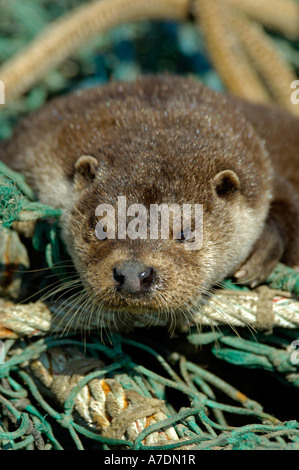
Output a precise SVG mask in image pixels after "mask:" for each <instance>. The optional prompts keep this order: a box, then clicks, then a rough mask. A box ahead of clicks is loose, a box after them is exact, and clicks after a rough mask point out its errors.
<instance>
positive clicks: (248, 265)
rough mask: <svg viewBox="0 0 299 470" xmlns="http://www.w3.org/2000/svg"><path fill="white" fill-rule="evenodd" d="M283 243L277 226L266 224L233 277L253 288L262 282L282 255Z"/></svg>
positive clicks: (239, 282)
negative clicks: (249, 253) (250, 251)
mask: <svg viewBox="0 0 299 470" xmlns="http://www.w3.org/2000/svg"><path fill="white" fill-rule="evenodd" d="M283 251H284V243H283V239H282V236H281V234H280V232H279V230H278V228H277V227H276V226H275V225H273V224H272V223H271V224H270V223H269V224H267V225H266V227H265V229H264V232H263V234H262V236H261V237H260V238H259V239H258V241H257V242H256V244H255V246H254V248H253V251H252V253H251V255H250V256H249V257H248V258H247V260H246V261H245V263H244V264H243V265H242V266H240V268H239V269H238V271H237V272H235V274H234V277H235V279H236V280H237V282H238V284H247V285H249V286H250V287H252V288H254V287H256V286H258V285H259V284H261V283H262V282H264V281H265V280H266V279H267V278H268V276H269V274H270V273H271V271H272V270H273V269H274V268H275V266H276V265H277V263H278V262H279V260H280V259H281V257H282V254H283Z"/></svg>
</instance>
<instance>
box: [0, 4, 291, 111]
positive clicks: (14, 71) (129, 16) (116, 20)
mask: <svg viewBox="0 0 299 470" xmlns="http://www.w3.org/2000/svg"><path fill="white" fill-rule="evenodd" d="M189 3H190V0H96V1H93V2H91V3H87V4H84V5H82V6H80V7H78V8H77V9H75V10H74V11H73V12H71V13H69V14H67V15H66V16H64V17H63V18H61V19H59V20H57V21H55V22H54V23H52V24H50V25H49V27H48V28H47V29H46V30H45V31H43V32H42V33H41V34H40V35H39V36H37V37H36V38H35V39H34V40H33V41H32V43H31V44H29V45H28V46H27V47H26V48H25V49H24V50H22V51H21V52H20V53H19V54H17V55H16V56H14V57H12V58H11V59H10V60H8V61H7V62H6V63H5V64H4V65H3V66H2V68H0V80H2V81H3V82H4V83H5V97H6V103H8V102H10V101H13V100H14V99H16V98H17V97H19V96H20V95H22V94H23V93H25V92H26V91H28V90H29V89H30V88H31V87H32V86H33V85H34V84H35V83H36V82H38V81H39V80H41V79H42V78H43V77H44V76H46V75H47V73H48V72H49V71H50V70H52V69H53V68H55V67H57V66H58V65H59V64H60V63H62V62H63V61H64V60H65V59H66V58H67V57H69V56H70V55H71V54H72V53H74V52H75V51H76V50H77V49H78V48H79V47H80V46H82V45H83V44H84V43H85V42H87V41H88V40H90V39H91V38H92V37H94V36H95V35H97V34H104V33H105V32H107V31H108V30H110V29H111V28H113V27H115V26H117V25H120V24H122V23H124V22H128V21H137V20H145V19H172V20H181V21H182V20H185V19H186V18H187V17H188V13H189V7H190V5H189ZM193 4H194V10H195V16H196V21H197V22H198V24H199V26H200V28H201V29H202V31H203V33H204V37H205V40H206V45H207V49H208V52H209V54H210V57H211V60H212V62H213V65H214V67H215V68H216V70H217V71H218V73H219V75H220V76H221V78H222V80H223V82H224V84H225V85H226V87H227V88H228V90H229V91H231V92H232V93H235V94H236V95H238V96H241V97H243V98H245V99H248V100H251V101H256V102H261V103H269V102H271V101H272V102H273V101H276V102H277V103H278V104H280V105H281V106H283V107H285V108H286V109H289V111H291V112H293V113H295V114H298V113H299V111H298V107H296V106H294V105H292V104H291V103H290V95H291V89H290V86H291V82H292V81H294V80H295V79H296V76H295V74H294V72H293V71H292V69H291V67H290V66H289V65H288V64H287V63H286V61H285V60H284V59H283V58H282V57H280V55H279V53H278V52H277V51H276V49H275V45H274V44H273V43H272V42H271V40H270V39H269V38H268V36H267V34H266V33H265V32H264V31H263V29H262V28H261V27H260V26H259V24H258V23H256V22H255V21H252V19H250V17H251V18H252V17H253V18H256V20H258V21H260V22H261V23H263V24H266V25H268V26H272V27H276V28H277V29H279V30H280V31H282V32H284V33H285V34H288V35H293V36H296V35H297V36H298V37H299V2H297V1H295V0H193Z"/></svg>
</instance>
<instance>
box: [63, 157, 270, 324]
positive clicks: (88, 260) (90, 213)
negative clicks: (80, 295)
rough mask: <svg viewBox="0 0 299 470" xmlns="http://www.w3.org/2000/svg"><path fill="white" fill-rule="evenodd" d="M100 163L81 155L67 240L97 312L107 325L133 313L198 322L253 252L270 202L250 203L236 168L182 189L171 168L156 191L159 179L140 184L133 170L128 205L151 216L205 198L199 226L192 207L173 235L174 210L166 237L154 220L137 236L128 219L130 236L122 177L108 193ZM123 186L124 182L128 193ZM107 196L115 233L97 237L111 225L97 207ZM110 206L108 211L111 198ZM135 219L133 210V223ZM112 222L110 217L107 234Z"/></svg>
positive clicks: (145, 318)
mask: <svg viewBox="0 0 299 470" xmlns="http://www.w3.org/2000/svg"><path fill="white" fill-rule="evenodd" d="M97 167H98V162H97V160H96V159H95V158H93V157H90V156H83V157H81V158H79V160H78V161H77V163H76V175H75V183H74V192H75V194H77V198H73V199H74V201H75V203H74V206H73V207H72V208H71V209H70V210H69V212H68V213H67V215H66V218H65V224H64V235H65V241H66V244H67V247H68V250H69V252H70V254H71V256H72V258H73V260H74V264H75V267H76V269H77V271H78V273H80V276H81V279H82V282H83V285H84V288H85V292H86V295H87V298H88V301H87V303H89V305H90V306H91V308H92V311H93V313H94V314H95V315H97V316H98V317H99V318H100V319H103V320H105V319H107V317H108V318H109V321H108V323H109V324H111V325H113V324H114V325H117V327H121V326H123V325H125V326H127V325H128V324H129V323H132V317H134V321H135V320H136V318H139V319H140V321H141V322H142V324H155V322H156V321H159V322H162V323H164V324H168V325H169V326H170V327H171V328H173V327H174V326H175V325H178V324H181V323H185V324H186V323H188V322H190V321H192V318H193V315H194V314H195V313H197V312H198V310H200V308H201V306H202V305H203V303H205V301H206V300H205V299H206V296H208V295H209V293H210V290H211V288H212V286H213V285H214V284H217V283H220V282H221V281H222V280H223V279H224V278H225V277H226V276H228V275H230V274H232V273H233V272H235V271H236V269H237V268H238V267H239V265H240V264H241V263H242V262H243V261H244V260H245V259H246V257H247V256H248V254H249V252H250V250H251V248H252V246H253V243H254V242H255V240H256V238H257V237H258V236H259V232H258V230H257V224H258V225H260V226H262V221H263V220H264V217H265V213H266V205H267V203H266V202H265V207H264V208H262V209H261V210H260V209H259V210H257V208H256V207H254V206H252V205H251V204H250V203H248V200H247V199H248V198H247V195H246V194H244V192H243V188H242V182H241V181H240V179H239V177H238V176H237V174H236V173H235V172H234V171H233V170H222V171H218V172H217V171H216V174H214V173H215V169H213V170H211V174H207V175H205V178H208V180H206V179H205V180H204V184H202V186H201V185H200V184H199V185H197V184H196V178H195V180H194V182H193V183H192V182H191V185H190V187H188V188H187V189H186V188H185V189H184V188H182V187H180V188H179V189H180V190H179V192H178V191H177V189H178V188H176V187H174V186H175V185H173V179H172V176H171V174H170V175H169V184H166V183H165V182H164V185H163V187H162V185H159V186H157V187H156V188H155V190H153V187H154V183H153V181H150V182H149V183H146V182H143V183H142V185H140V181H139V180H137V181H134V177H132V174H131V176H130V189H129V190H127V192H126V194H127V199H126V201H127V205H128V206H130V207H133V206H132V204H137V203H140V202H141V203H143V207H145V210H146V211H147V212H148V214H149V213H150V206H151V205H155V204H157V205H160V204H161V202H162V201H163V203H166V204H168V206H170V207H171V205H172V204H174V202H176V203H178V205H179V206H180V207H183V204H184V203H185V202H186V201H189V202H190V203H191V204H190V206H191V207H192V204H193V203H194V204H196V203H198V202H199V203H200V204H201V205H202V207H203V214H202V215H203V217H202V219H201V221H200V223H199V224H198V223H197V224H196V223H195V221H194V219H192V215H193V216H195V209H194V210H193V211H191V212H192V214H191V217H190V219H189V222H190V224H189V225H188V226H187V227H184V229H185V230H184V232H183V231H182V230H180V232H179V233H175V230H176V229H177V226H176V225H175V217H174V213H172V212H170V220H169V228H170V230H169V237H168V238H165V239H163V237H161V236H159V237H157V238H155V239H152V238H151V237H150V234H151V227H150V224H151V222H152V221H151V220H150V219H148V220H147V223H146V236H145V237H141V238H138V237H139V236H140V234H141V231H140V230H137V231H136V230H135V232H134V233H135V236H133V237H132V236H131V237H130V236H127V235H128V232H129V225H127V227H126V228H127V232H126V236H125V237H121V236H120V226H119V216H120V207H119V204H118V203H119V196H118V194H117V193H118V191H119V189H120V187H121V185H120V181H119V178H120V176H119V175H118V179H117V182H116V183H110V192H109V197H108V198H107V186H106V184H105V183H103V181H101V182H100V183H99V181H98V180H97ZM129 173H130V172H129ZM198 177H199V175H198ZM194 184H195V185H194ZM125 186H126V184H125V181H124V186H123V188H122V189H121V190H122V191H125ZM103 187H104V188H105V191H103ZM174 193H175V194H174ZM122 197H124V196H122ZM107 200H108V201H109V203H110V207H111V208H112V210H113V221H114V222H115V225H114V229H113V236H112V237H108V236H106V237H103V236H102V237H99V235H98V234H99V232H98V231H97V229H98V228H100V229H101V230H100V232H101V234H102V235H103V233H105V231H103V230H102V229H103V227H104V225H103V220H104V219H103V218H101V217H99V213H97V207H98V205H99V202H100V203H105V202H106V201H107ZM104 208H105V210H106V212H105V214H106V213H107V210H108V208H107V204H106V205H105V207H104ZM102 215H103V214H102ZM132 220H134V219H132V213H131V218H130V217H128V221H127V223H129V222H130V221H132ZM107 221H108V219H107V218H105V229H106V234H108V223H107ZM160 221H161V217H160ZM181 221H182V220H181ZM181 221H180V222H181ZM137 225H138V224H135V228H136V227H137ZM138 229H140V227H138ZM134 233H133V235H134ZM137 233H138V235H136V234H137ZM143 235H144V233H143ZM159 235H161V229H160V231H159ZM101 238H103V239H101ZM74 240H76V243H74ZM195 240H197V241H198V240H200V241H201V244H200V246H199V245H198V248H196V249H193V247H192V249H190V246H192V243H195ZM188 248H189V249H188ZM100 321H101V320H100Z"/></svg>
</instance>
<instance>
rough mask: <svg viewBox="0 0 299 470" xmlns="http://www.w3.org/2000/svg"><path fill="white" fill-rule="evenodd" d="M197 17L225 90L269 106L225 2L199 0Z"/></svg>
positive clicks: (221, 0)
mask: <svg viewBox="0 0 299 470" xmlns="http://www.w3.org/2000/svg"><path fill="white" fill-rule="evenodd" d="M195 6H196V14H197V17H198V21H199V25H200V27H201V29H202V31H203V33H204V37H205V42H206V46H207V49H208V51H209V54H210V58H211V60H212V62H213V65H214V67H215V68H216V70H217V71H218V73H219V75H220V76H221V78H222V80H223V82H224V84H225V85H226V87H227V88H228V89H229V90H230V91H232V92H233V93H235V94H236V95H238V96H241V97H244V98H247V99H249V100H252V101H259V102H263V103H265V102H268V101H270V97H269V94H268V92H267V90H266V89H265V87H264V85H263V84H262V82H261V80H260V78H259V76H258V74H257V72H256V71H255V69H254V68H253V67H252V64H251V63H250V61H249V60H248V58H247V56H246V54H245V53H244V49H243V47H242V45H241V43H240V39H239V37H238V35H236V34H234V32H233V29H232V25H231V19H230V15H229V14H228V8H227V4H226V2H224V1H223V0H213V1H211V0H196V2H195Z"/></svg>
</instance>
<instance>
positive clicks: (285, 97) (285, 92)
mask: <svg viewBox="0 0 299 470" xmlns="http://www.w3.org/2000/svg"><path fill="white" fill-rule="evenodd" d="M232 24H233V27H234V28H235V30H236V31H237V33H238V34H239V37H240V38H241V40H242V42H243V44H244V47H245V48H246V51H247V53H248V54H249V56H250V58H251V60H252V62H253V64H254V66H255V68H256V69H257V70H258V71H259V73H260V75H261V77H262V78H263V80H264V82H265V84H266V85H267V88H268V89H269V90H270V92H271V94H272V95H273V97H274V99H275V101H276V102H277V103H278V104H279V105H280V106H282V107H284V108H285V109H288V110H289V111H290V112H292V113H293V114H298V115H299V108H298V106H294V105H293V104H292V103H291V101H290V87H291V83H292V82H293V81H294V80H296V74H295V73H294V72H293V70H292V69H291V67H290V66H289V65H288V63H287V62H286V61H285V60H284V58H283V57H282V56H281V55H280V53H279V51H277V49H276V48H275V46H274V44H273V42H272V41H271V40H270V39H269V38H268V37H267V35H266V34H264V31H263V29H262V27H260V25H258V24H257V23H254V22H252V21H249V20H248V19H247V18H246V17H244V16H243V15H234V16H233V17H232Z"/></svg>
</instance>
